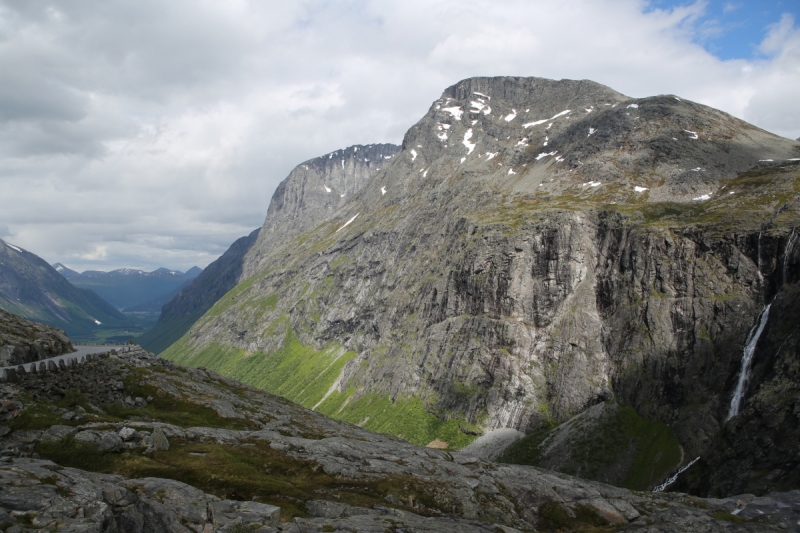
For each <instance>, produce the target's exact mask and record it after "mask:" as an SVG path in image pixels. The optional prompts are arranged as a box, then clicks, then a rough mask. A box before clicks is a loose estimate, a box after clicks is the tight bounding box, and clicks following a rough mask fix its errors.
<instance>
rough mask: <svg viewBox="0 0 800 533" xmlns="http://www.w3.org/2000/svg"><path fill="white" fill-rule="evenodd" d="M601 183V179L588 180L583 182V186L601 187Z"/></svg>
mask: <svg viewBox="0 0 800 533" xmlns="http://www.w3.org/2000/svg"><path fill="white" fill-rule="evenodd" d="M600 185H601V183H600V182H599V181H587V182H586V183H582V184H581V186H583V187H599V186H600Z"/></svg>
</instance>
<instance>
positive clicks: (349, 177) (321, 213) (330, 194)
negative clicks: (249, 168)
mask: <svg viewBox="0 0 800 533" xmlns="http://www.w3.org/2000/svg"><path fill="white" fill-rule="evenodd" d="M399 151H400V147H399V146H397V145H394V144H368V145H360V144H359V145H354V146H350V147H348V148H345V149H344V150H336V151H335V152H331V153H328V154H325V155H323V156H320V157H317V158H314V159H310V160H308V161H306V162H305V163H301V164H299V165H297V166H296V167H295V168H294V169H293V170H292V171H291V172H290V173H289V175H288V176H287V177H286V179H284V180H283V181H282V182H281V183H280V184H279V185H278V187H277V188H276V189H275V193H274V194H273V195H272V199H271V201H270V203H269V208H268V209H267V218H266V220H265V221H264V225H263V227H262V228H261V231H260V232H259V234H258V242H257V244H256V246H254V247H253V248H252V253H253V254H255V255H254V257H253V258H250V259H249V260H248V262H246V263H245V265H244V267H245V270H244V271H243V275H244V276H245V277H249V276H250V274H251V272H248V271H247V264H252V263H253V262H255V261H257V260H258V259H257V258H258V257H261V256H262V255H263V254H265V253H269V252H270V251H271V250H272V249H273V248H275V247H276V246H280V245H284V244H285V242H286V240H287V239H291V238H292V237H294V236H296V235H300V234H301V233H303V231H305V230H309V229H311V228H313V227H314V226H316V225H317V224H319V223H320V222H321V221H324V220H327V219H329V218H330V217H331V215H332V214H333V213H335V212H336V210H337V209H339V207H340V206H342V205H344V204H345V203H347V202H348V201H349V200H350V198H351V197H353V196H355V195H356V194H357V193H358V192H359V191H360V190H361V188H362V187H363V186H364V184H366V183H367V182H368V181H369V180H370V179H371V178H372V177H373V176H374V175H375V174H376V173H377V172H379V171H380V170H381V169H382V168H384V167H386V165H387V164H389V162H390V161H391V159H392V158H393V157H394V156H395V154H397V153H398V152H399Z"/></svg>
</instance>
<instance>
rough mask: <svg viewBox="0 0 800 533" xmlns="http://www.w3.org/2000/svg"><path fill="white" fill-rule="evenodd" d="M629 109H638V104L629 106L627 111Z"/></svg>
mask: <svg viewBox="0 0 800 533" xmlns="http://www.w3.org/2000/svg"><path fill="white" fill-rule="evenodd" d="M630 108H633V109H639V104H631V105H629V106H628V107H627V109H630Z"/></svg>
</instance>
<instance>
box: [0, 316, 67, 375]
mask: <svg viewBox="0 0 800 533" xmlns="http://www.w3.org/2000/svg"><path fill="white" fill-rule="evenodd" d="M72 351H73V347H72V343H71V342H70V340H69V338H67V336H66V334H65V333H64V332H63V331H62V330H60V329H58V328H55V327H53V326H48V325H47V324H42V323H40V322H33V321H31V320H26V319H24V318H22V317H20V316H17V315H13V314H11V313H8V312H6V311H4V310H2V309H0V367H4V366H11V365H21V364H24V363H30V362H32V361H39V360H40V359H47V358H49V357H54V356H56V355H61V354H64V353H69V352H72Z"/></svg>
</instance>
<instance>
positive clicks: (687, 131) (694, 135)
mask: <svg viewBox="0 0 800 533" xmlns="http://www.w3.org/2000/svg"><path fill="white" fill-rule="evenodd" d="M683 131H685V132H686V133H691V134H692V135H693V137H689V138H690V139H697V138H698V137H697V132H694V131H689V130H683Z"/></svg>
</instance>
